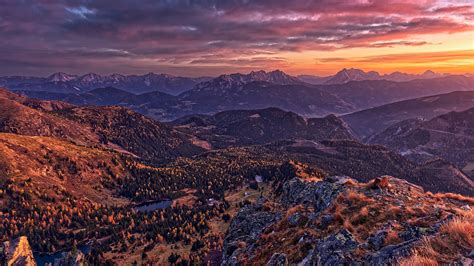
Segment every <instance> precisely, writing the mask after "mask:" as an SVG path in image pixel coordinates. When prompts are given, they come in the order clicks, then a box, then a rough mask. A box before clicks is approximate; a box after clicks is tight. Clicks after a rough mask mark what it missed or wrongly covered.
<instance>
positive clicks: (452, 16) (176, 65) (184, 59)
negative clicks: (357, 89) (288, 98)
mask: <svg viewBox="0 0 474 266" xmlns="http://www.w3.org/2000/svg"><path fill="white" fill-rule="evenodd" d="M171 2H172V3H169V1H146V2H145V3H143V4H140V5H135V4H133V2H132V1H65V2H59V1H58V2H56V1H7V3H4V4H3V6H2V8H1V9H0V36H1V38H2V42H1V43H0V61H1V62H2V64H1V66H0V72H1V73H2V74H4V75H14V74H31V75H47V74H50V73H52V72H55V71H58V70H61V71H68V72H71V73H76V74H82V73H87V72H92V71H93V72H97V73H102V74H110V73H113V72H119V73H126V74H130V73H146V72H150V71H153V72H161V73H170V74H177V75H187V76H199V75H217V74H222V73H229V72H238V71H241V72H242V71H243V72H245V71H250V70H255V69H264V70H272V69H281V70H284V71H286V72H288V73H291V74H303V73H304V74H316V75H329V74H333V73H334V72H337V71H338V70H340V69H341V68H344V67H357V68H361V69H364V70H376V71H379V72H381V73H388V72H393V71H403V72H410V73H419V72H423V71H425V70H427V69H431V70H434V71H437V72H451V73H465V72H472V69H473V67H474V59H473V58H474V56H473V54H474V29H473V25H474V22H473V21H474V9H473V5H472V1H435V0H427V1H375V0H374V1H362V0H360V1H305V0H296V1H243V0H242V1H206V2H205V3H204V1H202V2H199V1H198V2H196V3H193V4H190V3H188V1H171Z"/></svg>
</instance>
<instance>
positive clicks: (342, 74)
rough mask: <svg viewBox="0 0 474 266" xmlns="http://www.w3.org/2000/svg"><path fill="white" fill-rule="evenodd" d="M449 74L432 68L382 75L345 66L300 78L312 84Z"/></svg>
mask: <svg viewBox="0 0 474 266" xmlns="http://www.w3.org/2000/svg"><path fill="white" fill-rule="evenodd" d="M447 75H449V74H438V73H435V72H433V71H431V70H426V71H425V72H423V73H422V74H408V73H402V72H398V71H397V72H393V73H390V74H384V75H380V74H379V73H378V72H376V71H368V72H365V71H363V70H361V69H356V68H349V69H347V68H344V69H342V70H341V71H339V72H337V73H336V74H335V75H332V76H325V77H321V76H313V75H299V76H298V78H299V79H300V80H302V81H304V82H307V83H310V84H317V85H320V84H344V83H347V82H350V81H361V80H390V81H398V82H400V81H410V80H414V79H431V78H439V77H443V76H447Z"/></svg>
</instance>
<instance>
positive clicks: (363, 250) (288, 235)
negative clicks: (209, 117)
mask: <svg viewBox="0 0 474 266" xmlns="http://www.w3.org/2000/svg"><path fill="white" fill-rule="evenodd" d="M308 180H316V179H311V178H309V179H307V180H304V179H300V178H293V179H290V180H287V181H286V182H284V183H283V185H282V186H281V187H280V188H278V189H277V188H276V187H277V186H275V191H276V190H278V193H274V196H273V197H269V198H268V199H263V198H261V199H260V200H259V201H258V202H257V203H256V204H253V205H247V206H245V207H243V208H242V209H241V210H240V212H239V213H238V214H237V215H236V216H235V218H234V219H233V220H232V222H231V225H230V227H229V230H228V233H227V235H226V238H225V241H224V246H223V254H222V265H265V264H266V265H304V266H310V265H396V264H398V263H399V262H400V261H401V260H404V259H406V258H408V257H410V256H412V254H414V252H415V250H416V248H417V247H420V246H423V245H422V244H423V243H424V242H423V241H426V239H433V238H438V239H443V237H446V233H445V232H446V230H448V229H446V226H445V225H446V224H449V223H450V222H456V221H459V219H466V217H471V215H472V213H471V212H470V208H471V207H472V204H473V203H474V199H472V198H462V196H458V197H456V196H453V195H454V194H446V195H444V194H437V195H433V194H432V193H425V192H424V191H423V189H422V188H421V187H419V186H416V185H413V184H411V183H409V182H407V181H405V180H402V179H397V178H394V177H391V176H384V177H380V178H376V179H374V180H371V181H370V182H367V183H358V182H357V181H355V180H354V179H351V178H349V177H346V176H335V177H328V178H325V179H322V180H321V179H319V180H320V181H308ZM466 202H469V204H468V205H466ZM466 206H467V207H466ZM467 219H471V220H472V218H467ZM471 220H468V221H471ZM468 223H469V222H468ZM443 230H444V231H443ZM438 241H442V240H438ZM449 241H450V240H448V241H447V242H446V243H449ZM466 241H467V240H466ZM469 251H470V250H466V249H465V248H464V247H462V246H453V247H451V248H450V252H451V253H450V256H451V257H450V258H449V259H448V260H447V259H446V258H447V257H446V256H445V254H443V253H444V251H443V250H441V251H437V252H439V254H441V255H440V257H439V258H442V259H441V260H442V262H446V261H448V262H453V263H458V262H460V261H463V259H466V258H469V257H470V255H469ZM434 259H435V258H434Z"/></svg>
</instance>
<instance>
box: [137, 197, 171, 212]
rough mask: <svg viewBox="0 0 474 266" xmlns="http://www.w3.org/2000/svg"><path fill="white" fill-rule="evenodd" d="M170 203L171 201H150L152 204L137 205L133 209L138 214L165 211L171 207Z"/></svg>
mask: <svg viewBox="0 0 474 266" xmlns="http://www.w3.org/2000/svg"><path fill="white" fill-rule="evenodd" d="M171 203H173V201H172V200H168V199H166V200H160V201H152V202H146V203H142V204H139V205H137V206H135V207H134V208H133V209H134V210H136V211H138V212H152V211H154V210H158V209H166V208H168V207H170V206H171Z"/></svg>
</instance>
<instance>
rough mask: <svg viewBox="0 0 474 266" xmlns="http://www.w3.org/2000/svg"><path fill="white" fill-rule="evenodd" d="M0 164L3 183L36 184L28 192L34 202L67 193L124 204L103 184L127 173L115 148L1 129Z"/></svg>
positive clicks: (103, 201)
mask: <svg viewBox="0 0 474 266" xmlns="http://www.w3.org/2000/svg"><path fill="white" fill-rule="evenodd" d="M0 168H1V172H2V173H1V174H0V177H1V182H2V183H4V184H6V183H5V182H7V180H9V181H8V182H9V183H10V184H13V185H14V186H17V185H20V184H22V183H27V185H26V186H31V187H32V188H34V189H33V191H31V192H29V193H28V194H29V197H30V198H31V199H32V200H33V201H35V202H42V201H44V200H45V199H48V198H55V199H56V200H59V199H61V197H62V195H63V194H64V193H68V194H71V195H72V196H74V197H77V198H87V199H89V200H92V201H93V202H97V203H107V204H113V203H119V202H122V204H123V200H120V199H119V198H114V197H112V192H111V191H110V190H108V189H106V188H104V187H103V186H102V185H101V182H103V181H107V180H113V179H115V178H118V177H123V176H124V175H125V174H126V173H127V171H126V170H125V164H124V163H123V161H122V159H121V158H120V155H119V154H118V153H116V152H111V151H108V150H103V149H98V148H92V147H84V146H78V145H75V144H73V143H70V142H68V141H63V140H58V139H54V138H50V137H38V136H21V135H16V134H8V133H0ZM5 188H6V187H5ZM43 195H48V196H47V197H45V196H43Z"/></svg>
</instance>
